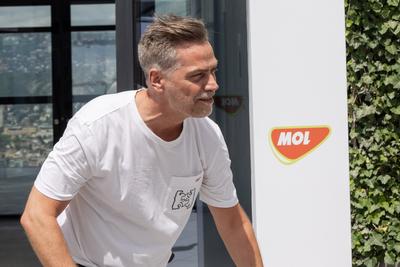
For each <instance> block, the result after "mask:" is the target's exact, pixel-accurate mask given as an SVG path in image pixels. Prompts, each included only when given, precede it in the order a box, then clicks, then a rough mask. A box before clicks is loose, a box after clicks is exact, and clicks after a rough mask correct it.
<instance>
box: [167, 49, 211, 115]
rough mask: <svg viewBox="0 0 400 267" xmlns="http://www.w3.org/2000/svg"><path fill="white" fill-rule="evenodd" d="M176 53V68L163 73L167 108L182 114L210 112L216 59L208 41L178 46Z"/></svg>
mask: <svg viewBox="0 0 400 267" xmlns="http://www.w3.org/2000/svg"><path fill="white" fill-rule="evenodd" d="M176 56H177V64H178V68H177V69H176V70H174V71H172V72H170V73H167V74H166V76H165V77H164V90H165V91H164V92H165V97H166V100H167V102H168V104H169V108H170V109H172V110H173V112H176V113H177V115H179V116H182V117H183V118H187V117H205V116H208V115H210V113H211V111H212V105H213V96H214V94H215V91H216V90H217V89H218V84H217V81H216V77H215V72H216V69H217V59H216V58H215V56H214V52H213V49H212V47H211V45H210V43H208V42H205V43H202V44H189V45H186V46H182V47H179V48H177V49H176Z"/></svg>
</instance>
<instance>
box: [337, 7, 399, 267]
mask: <svg viewBox="0 0 400 267" xmlns="http://www.w3.org/2000/svg"><path fill="white" fill-rule="evenodd" d="M399 1H400V0H345V8H346V45H347V81H348V82H347V84H348V88H347V90H348V112H349V133H350V136H349V146H350V147H349V149H350V179H351V181H350V186H351V187H350V190H351V208H352V215H351V218H352V241H353V243H352V244H353V245H352V249H353V266H367V267H376V266H377V265H378V264H380V263H383V262H384V263H386V264H388V266H393V265H395V264H400V4H399Z"/></svg>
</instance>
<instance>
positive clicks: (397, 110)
mask: <svg viewBox="0 0 400 267" xmlns="http://www.w3.org/2000/svg"><path fill="white" fill-rule="evenodd" d="M390 111H391V112H392V113H394V114H396V115H400V106H397V107H395V108H391V109H390Z"/></svg>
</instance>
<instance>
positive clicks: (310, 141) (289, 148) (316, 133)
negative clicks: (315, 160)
mask: <svg viewBox="0 0 400 267" xmlns="http://www.w3.org/2000/svg"><path fill="white" fill-rule="evenodd" d="M329 133H330V128H329V126H308V127H303V126H298V127H277V128H272V130H271V131H270V136H269V137H270V143H271V147H272V149H273V152H274V154H275V156H276V157H277V158H278V159H279V160H280V161H282V162H283V163H285V164H291V163H294V162H296V161H298V160H299V159H302V158H303V157H305V156H306V155H308V154H309V153H311V152H312V151H314V150H315V149H316V148H317V147H318V146H319V145H321V144H322V142H324V141H325V140H326V138H327V137H328V135H329Z"/></svg>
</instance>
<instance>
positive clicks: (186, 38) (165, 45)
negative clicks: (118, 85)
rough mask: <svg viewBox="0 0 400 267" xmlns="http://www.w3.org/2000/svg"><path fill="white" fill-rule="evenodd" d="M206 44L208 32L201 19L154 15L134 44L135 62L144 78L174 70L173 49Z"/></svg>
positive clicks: (174, 55)
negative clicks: (156, 71) (152, 70)
mask: <svg viewBox="0 0 400 267" xmlns="http://www.w3.org/2000/svg"><path fill="white" fill-rule="evenodd" d="M207 41H208V32H207V29H206V28H205V26H204V23H203V22H202V21H201V20H198V19H195V18H190V17H180V16H175V15H164V16H155V17H154V22H153V23H151V24H150V25H149V26H148V27H147V28H146V30H145V32H144V34H143V35H142V37H141V39H140V42H139V45H138V55H139V63H140V66H141V67H142V70H143V72H144V73H145V76H146V79H147V78H148V77H147V75H148V71H149V69H150V68H152V67H156V68H158V69H160V70H161V71H169V70H173V69H175V68H177V66H176V65H177V58H176V48H177V47H179V46H182V45H185V44H190V43H204V42H207Z"/></svg>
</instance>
